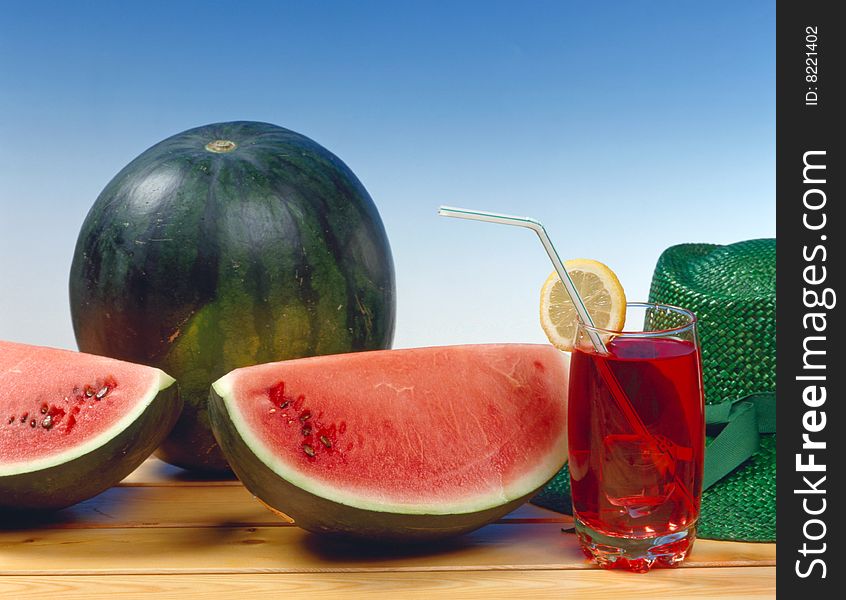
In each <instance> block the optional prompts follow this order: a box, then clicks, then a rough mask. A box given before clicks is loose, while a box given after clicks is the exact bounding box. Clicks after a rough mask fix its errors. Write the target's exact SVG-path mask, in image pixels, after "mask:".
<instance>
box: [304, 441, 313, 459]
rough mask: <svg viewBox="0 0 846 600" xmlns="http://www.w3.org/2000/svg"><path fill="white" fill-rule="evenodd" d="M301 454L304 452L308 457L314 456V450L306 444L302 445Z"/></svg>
mask: <svg viewBox="0 0 846 600" xmlns="http://www.w3.org/2000/svg"><path fill="white" fill-rule="evenodd" d="M303 452H305V453H306V454H308V455H309V456H314V448H312V447H311V446H309V445H308V444H303Z"/></svg>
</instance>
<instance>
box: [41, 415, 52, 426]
mask: <svg viewBox="0 0 846 600" xmlns="http://www.w3.org/2000/svg"><path fill="white" fill-rule="evenodd" d="M41 426H42V427H43V428H44V429H50V428H51V427H53V417H51V416H50V415H47V416H46V417H44V420H43V421H41Z"/></svg>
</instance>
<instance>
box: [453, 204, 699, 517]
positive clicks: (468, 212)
mask: <svg viewBox="0 0 846 600" xmlns="http://www.w3.org/2000/svg"><path fill="white" fill-rule="evenodd" d="M438 214H439V215H440V216H442V217H455V218H457V219H469V220H471V221H484V222H486V223H499V224H501V225H514V226H517V227H525V228H527V229H531V230H532V231H534V232H535V233H536V234H538V237H539V238H540V241H541V243H542V244H543V247H544V249H545V250H546V253H547V254H548V255H549V259H550V260H551V261H552V265H553V266H554V267H555V271H556V272H557V273H558V276H559V277H560V278H561V282H562V283H563V284H564V289H566V290H567V293H568V294H569V295H570V300H571V301H572V302H573V305H574V306H575V307H576V313H577V314H578V316H579V320H580V321H581V322H582V323H583V324H585V325H589V326H590V327H593V326H594V323H593V319H592V318H591V316H590V313H588V311H587V308H585V304H584V302H583V301H582V298H581V296H579V292H578V290H576V286H575V285H573V280H572V279H570V274H569V273H567V269H565V268H564V263H562V262H561V258H560V257H559V256H558V251H557V250H556V249H555V246H553V245H552V240H550V239H549V235H548V234H547V233H546V229H545V228H544V226H543V225H542V224H541V222H540V221H538V220H537V219H532V218H531V217H517V216H514V215H505V214H501V213H494V212H489V211H486V210H473V209H469V208H456V207H453V206H441V207H440V208H438ZM587 332H588V335H589V336H590V340H591V343H592V344H593V347H594V348H595V349H596V351H597V352H599V353H600V354H608V353H609V352H608V348H606V347H605V343H604V342H603V341H602V338H601V337H599V334H598V333H597V332H596V331H594V330H593V329H590V328H588V329H587ZM596 365H597V366H598V367H599V371H600V372H601V374H602V376H603V378H604V379H605V383H606V384H607V385H608V388H609V390H610V391H611V396H612V397H613V398H614V400H615V401H616V403H617V406H618V408H619V409H620V410H621V411H622V412H623V414H624V415H625V417H626V421H628V423H629V425H630V426H631V427H632V429H634V430H635V434H636V435H639V436H641V437H642V438H643V439H644V440H645V441H647V443H650V444H651V445H653V446H654V448H655V449H656V450H657V451H658V452H659V453H660V454H662V455H663V454H664V452H662V451H661V448H662V446H663V445H662V444H661V443H660V442H659V441H658V440H657V439H656V438H655V437H654V436H653V435H652V433H650V431H649V430H648V429H647V428H646V426H645V425H644V424H643V421H642V420H641V419H640V416H639V415H638V414H637V412H635V410H634V408H633V407H632V403H631V401H630V400H629V398H628V397H627V396H626V392H625V391H624V390H623V388H622V386H621V385H620V382H619V381H618V380H617V377H616V376H615V375H614V372H613V371H611V367H609V366H608V363H607V362H606V361H605V360H597V361H596ZM664 447H666V446H664ZM656 466H659V465H658V464H656ZM662 466H663V467H664V468H670V465H669V464H667V463H664V464H663V465H662ZM674 475H675V473H674ZM677 487H680V488H681V491H682V493H684V494H685V496H686V499H687V500H688V502H691V503H693V498H692V497H691V496H690V494H689V492H688V491H687V488H686V487H685V486H684V485H680V486H677ZM692 505H693V504H691V506H692Z"/></svg>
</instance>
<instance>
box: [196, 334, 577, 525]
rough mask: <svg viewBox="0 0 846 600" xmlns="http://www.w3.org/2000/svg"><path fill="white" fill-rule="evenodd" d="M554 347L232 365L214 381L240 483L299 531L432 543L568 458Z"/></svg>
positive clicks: (560, 369) (222, 438) (540, 480)
mask: <svg viewBox="0 0 846 600" xmlns="http://www.w3.org/2000/svg"><path fill="white" fill-rule="evenodd" d="M567 374H568V364H567V356H566V355H564V354H562V353H559V352H558V351H557V350H555V349H553V348H552V347H551V346H540V345H517V344H513V345H478V346H452V347H439V348H417V349H408V350H383V351H374V352H364V353H357V354H345V355H336V356H325V357H314V358H305V359H299V360H291V361H284V362H278V363H270V364H265V365H259V366H255V367H247V368H243V369H237V370H235V371H233V372H231V373H229V374H228V375H226V376H225V377H223V378H221V379H219V380H218V381H216V382H215V383H214V384H213V386H212V391H211V397H210V404H209V410H210V415H211V419H212V426H213V429H214V432H215V435H216V437H217V440H218V442H219V444H220V446H221V448H222V449H223V451H224V453H225V454H226V456H227V458H228V460H229V463H230V464H231V465H232V467H233V469H234V470H235V473H236V474H237V475H238V477H239V478H240V479H241V480H242V481H243V482H244V484H245V485H246V487H247V488H248V489H249V490H250V491H251V492H252V493H253V494H255V495H256V496H257V497H258V498H259V499H261V500H262V501H263V502H264V503H266V504H267V505H269V506H270V507H271V508H273V509H275V510H278V511H281V512H283V513H285V514H287V515H289V516H291V517H292V518H293V519H294V520H295V521H296V522H297V524H298V525H300V526H301V527H304V528H305V529H308V530H311V531H314V532H321V533H330V534H341V535H351V536H357V537H367V538H374V539H379V540H403V541H417V540H429V539H436V538H441V537H446V536H451V535H456V534H460V533H464V532H467V531H470V530H473V529H476V528H478V527H480V526H482V525H484V524H485V523H488V522H490V521H492V520H494V519H497V518H498V517H500V516H502V515H504V514H506V513H508V512H510V511H511V510H513V509H514V508H516V507H517V506H518V505H520V504H521V503H523V502H524V501H526V500H527V499H528V498H529V497H530V496H531V495H532V494H533V493H534V492H536V491H537V490H538V489H539V488H540V487H542V486H543V485H544V484H545V483H546V482H547V481H548V480H549V479H550V478H552V477H553V476H554V475H555V474H556V473H557V472H558V470H559V469H560V468H561V467H562V465H563V464H564V462H565V460H566V458H567V435H566V434H567V428H566V414H567V406H566V404H567V402H566V400H567V397H566V394H567Z"/></svg>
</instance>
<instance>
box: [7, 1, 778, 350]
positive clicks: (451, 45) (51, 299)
mask: <svg viewBox="0 0 846 600" xmlns="http://www.w3.org/2000/svg"><path fill="white" fill-rule="evenodd" d="M235 6H236V4H235V3H231V2H228V3H223V2H158V1H146V2H143V3H141V2H137V3H133V4H127V5H126V6H124V3H119V2H105V1H103V2H73V3H70V2H55V3H43V2H5V1H0V8H2V14H3V16H2V19H0V135H2V138H0V139H2V141H0V226H2V235H0V257H2V260H0V281H2V282H3V285H2V291H0V338H2V339H12V340H18V341H26V342H30V343H38V344H48V345H54V346H62V347H69V348H74V347H75V342H74V338H73V331H72V328H71V323H70V312H69V308H68V297H67V276H68V270H69V267H70V262H71V258H72V254H73V248H74V244H75V241H76V236H77V233H78V231H79V226H80V225H81V223H82V221H83V219H84V218H85V215H86V213H87V211H88V209H89V207H90V206H91V204H92V202H93V201H94V199H95V198H96V197H97V195H98V194H99V192H100V190H101V189H102V188H103V186H105V184H106V183H107V182H108V181H109V180H110V179H111V177H112V176H113V175H114V174H115V173H117V171H118V170H119V169H120V168H121V167H123V166H124V165H125V164H126V163H127V162H129V161H130V160H131V159H132V158H134V157H135V156H136V155H138V154H139V153H140V152H142V151H143V150H144V149H146V148H147V147H149V146H151V145H152V144H154V143H155V142H157V141H159V140H161V139H163V138H165V137H167V136H169V135H172V134H174V133H177V132H179V131H182V130H184V129H187V128H190V127H194V126H197V125H202V124H206V123H211V122H215V121H226V120H237V119H250V120H261V121H269V122H272V123H276V124H278V125H282V126H285V127H288V128H291V129H294V130H296V131H299V132H300V133H303V134H305V135H308V136H309V137H312V138H313V139H315V140H317V141H318V142H320V143H321V144H323V145H324V146H326V147H328V148H329V149H330V150H332V151H333V152H335V153H336V154H338V155H339V156H340V157H341V158H342V159H343V160H344V161H345V162H346V163H347V164H348V165H349V166H350V167H351V168H352V169H353V171H355V173H356V174H357V175H358V176H359V178H360V179H361V180H362V182H363V183H364V185H365V186H366V187H367V189H368V190H369V191H370V193H371V195H372V196H373V199H374V201H375V202H376V204H377V206H378V207H379V209H380V211H381V214H382V217H383V219H384V222H385V227H386V228H387V231H388V235H389V237H390V240H391V244H392V247H393V252H394V261H395V264H396V270H397V288H398V307H399V311H398V322H397V335H396V339H395V345H396V346H415V345H430V344H441V343H463V342H485V341H544V340H545V338H544V336H543V333H542V331H541V330H540V327H539V324H538V317H537V310H538V308H537V306H538V291H539V288H540V285H541V283H542V282H543V280H544V278H545V277H546V275H547V274H548V273H549V271H550V265H549V262H548V260H547V259H546V257H545V255H544V253H543V250H542V248H541V246H540V244H539V243H538V241H537V240H536V239H534V238H533V236H532V234H530V233H529V232H527V231H521V230H518V229H514V228H508V227H499V226H493V225H484V224H480V223H470V222H462V221H456V220H452V219H444V218H440V217H437V216H436V214H435V213H436V208H437V206H438V205H439V204H442V203H444V204H452V205H458V206H469V207H475V208H486V209H490V210H496V211H502V212H513V213H519V214H525V215H530V216H534V217H536V218H539V219H540V220H542V221H543V222H544V223H545V224H546V226H547V229H548V230H549V232H550V234H551V235H552V236H553V239H554V241H555V243H556V245H557V246H558V249H559V252H560V253H561V254H562V256H564V257H576V256H586V257H593V258H597V259H599V260H602V261H604V262H607V263H608V264H609V265H611V266H612V268H614V270H615V271H616V272H617V274H618V275H619V277H620V279H621V281H622V283H623V285H624V286H625V288H626V291H627V295H628V296H629V298H630V299H633V300H637V299H644V298H645V297H646V294H647V291H648V286H649V280H650V276H651V272H652V269H653V267H654V265H655V261H656V259H657V258H658V255H659V254H660V252H661V251H662V250H663V249H664V248H665V247H667V246H669V245H671V244H676V243H680V242H717V243H730V242H734V241H738V240H741V239H747V238H755V237H765V236H773V235H775V177H774V176H775V3H774V2H708V3H702V2H677V1H661V2H657V1H640V2H635V1H620V2H598V3H587V2H562V1H558V2H491V1H487V2H457V3H456V2H425V3H424V2H416V3H407V2H322V3H309V2H296V3H295V2H267V3H262V2H245V3H239V4H238V8H237V9H236V8H233V7H235Z"/></svg>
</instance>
